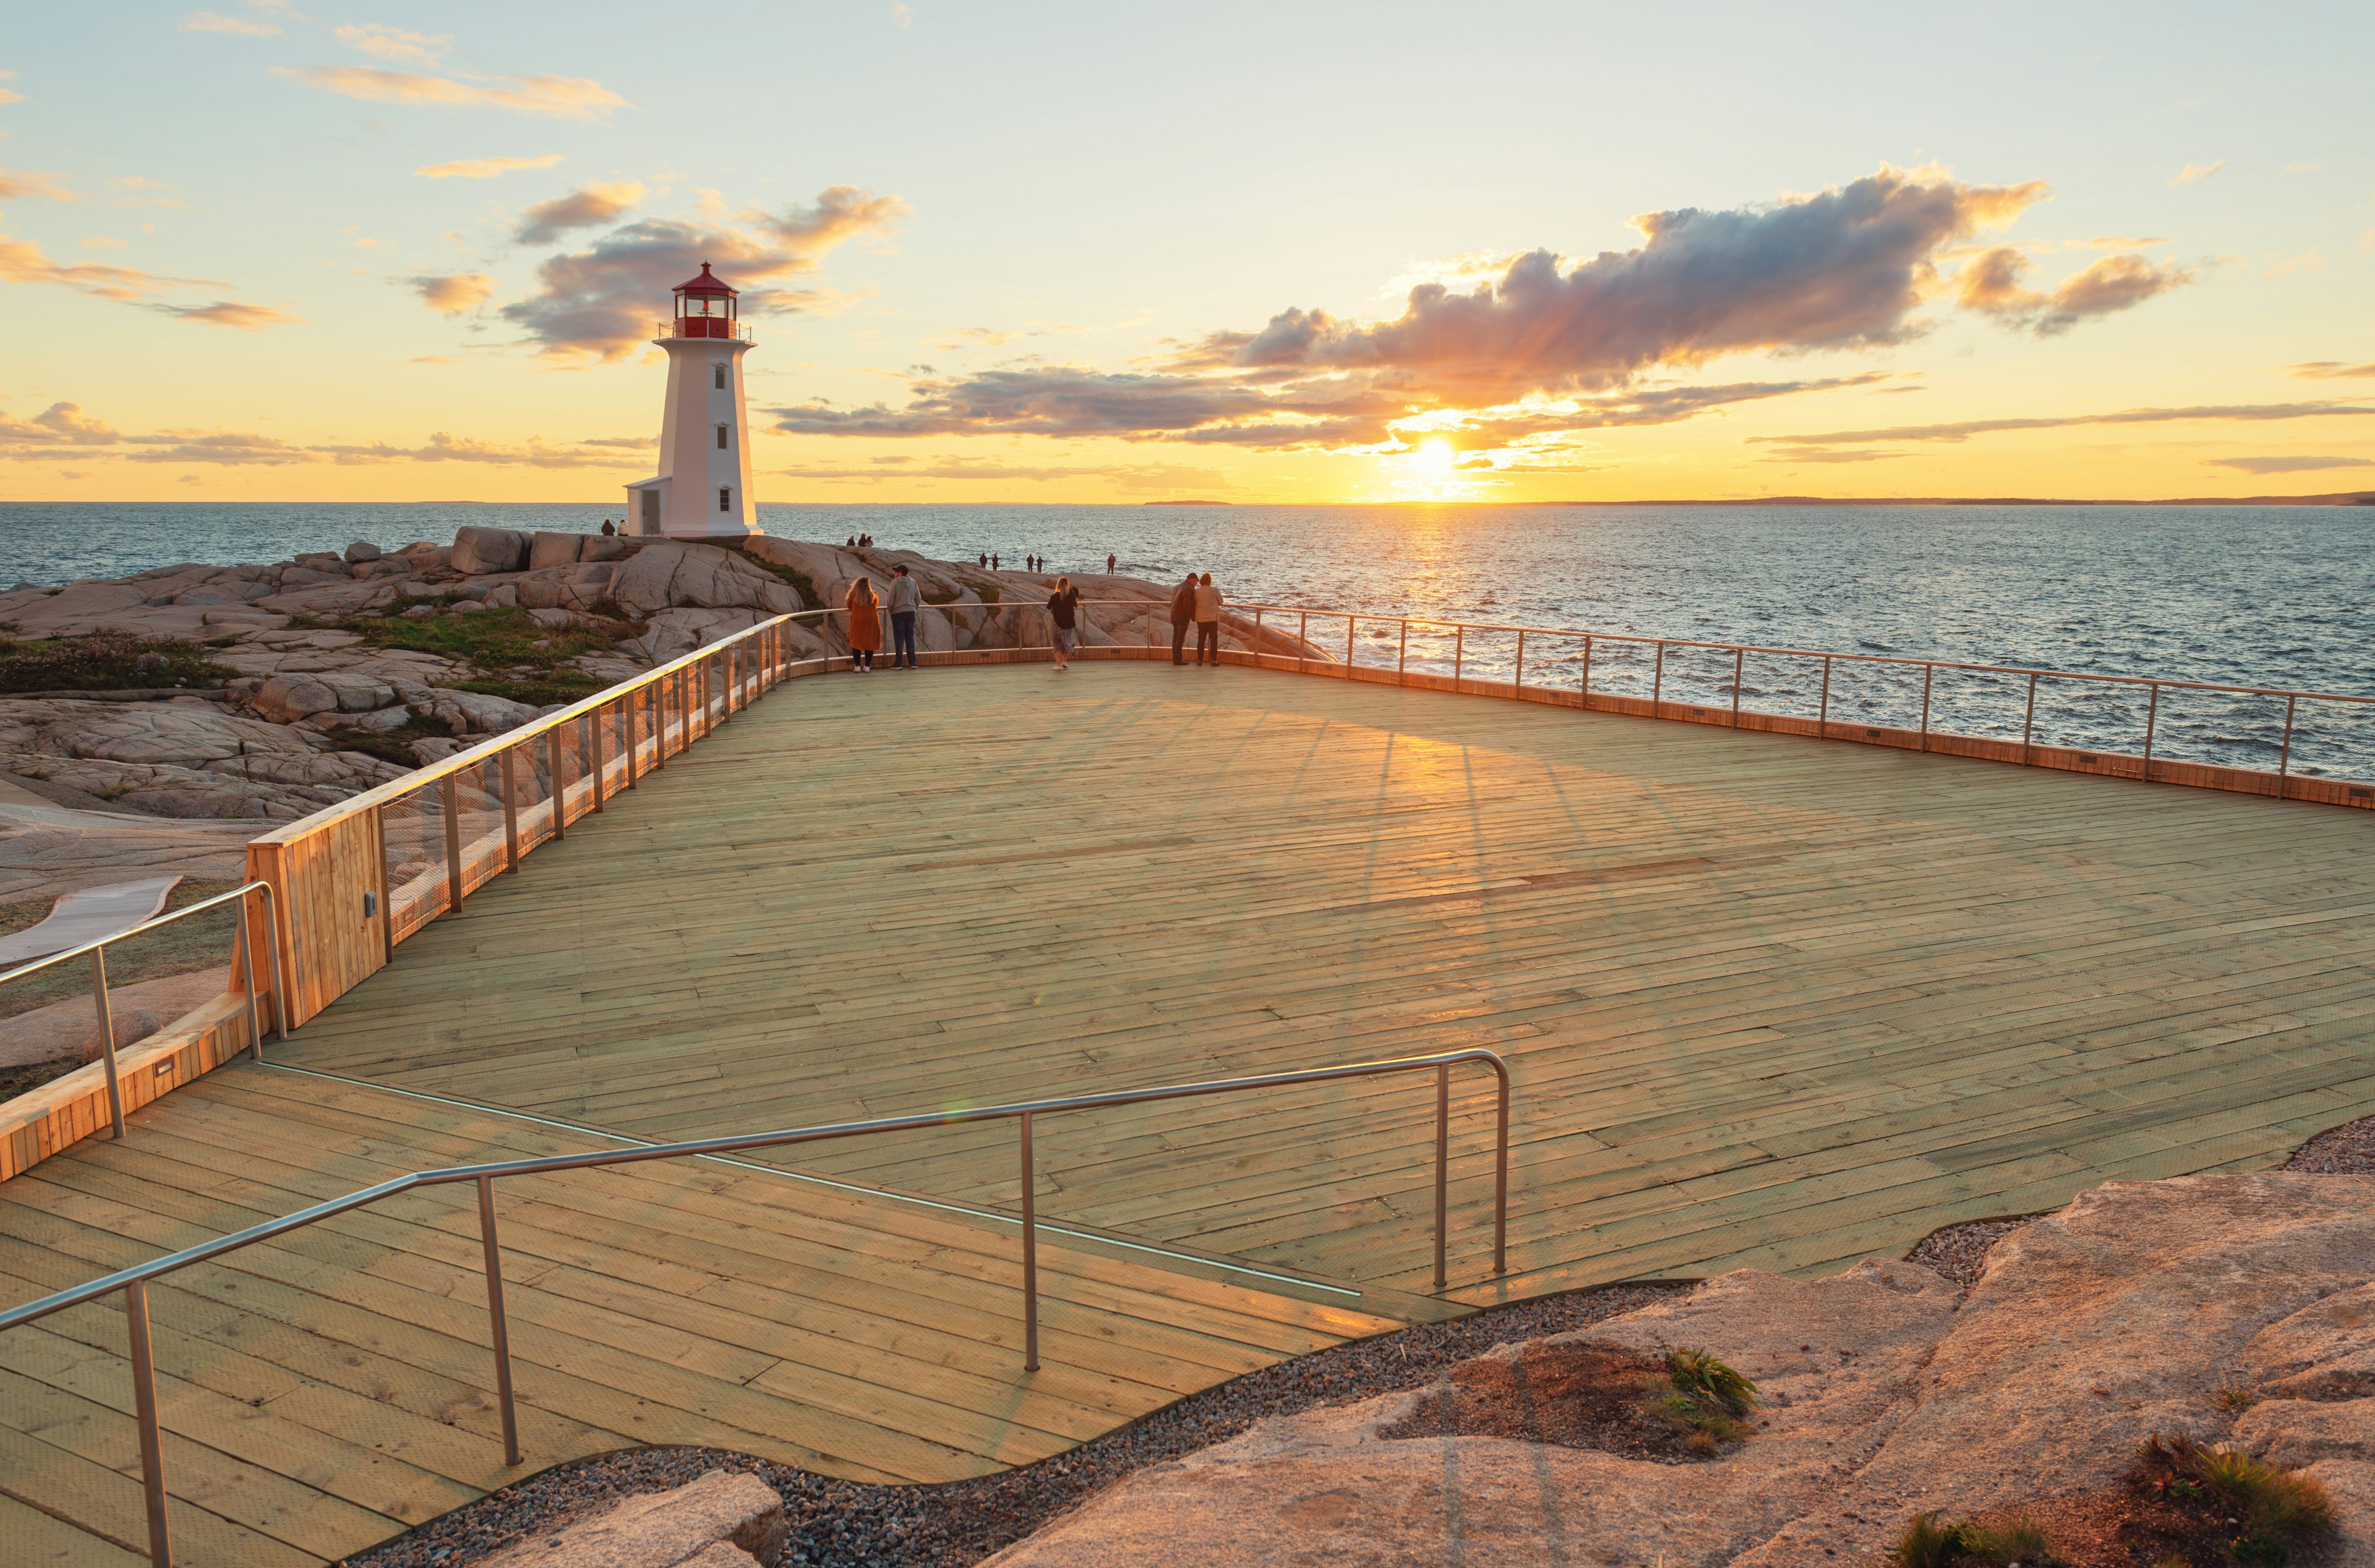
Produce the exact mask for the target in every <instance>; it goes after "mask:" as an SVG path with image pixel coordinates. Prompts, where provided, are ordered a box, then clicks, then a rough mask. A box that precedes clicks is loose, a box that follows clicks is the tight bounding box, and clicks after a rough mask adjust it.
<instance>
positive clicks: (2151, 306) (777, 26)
mask: <svg viewBox="0 0 2375 1568" xmlns="http://www.w3.org/2000/svg"><path fill="white" fill-rule="evenodd" d="M219 6H220V8H219V9H193V8H189V7H185V6H174V7H168V6H151V5H139V4H126V5H112V6H105V7H80V6H46V7H41V8H40V9H38V10H34V9H31V8H29V9H28V10H27V11H26V12H23V13H18V14H17V15H15V16H13V17H12V18H11V20H10V22H9V24H8V27H7V29H6V33H5V35H0V51H5V52H6V53H0V310H4V311H5V312H6V314H5V319H0V328H5V333H6V336H5V343H6V350H5V353H0V458H6V459H7V462H6V466H5V467H0V474H5V475H6V489H5V490H0V498H5V499H10V500H20V501H44V500H77V499H81V500H94V501H98V500H206V501H239V500H257V501H267V500H269V501H300V500H324V501H411V500H423V501H426V500H465V499H468V500H481V501H611V500H614V499H616V498H618V497H619V495H620V486H621V485H622V484H623V483H625V482H627V481H629V480H632V479H636V478H640V477H644V475H645V474H647V473H648V472H650V464H651V462H652V445H653V438H654V437H655V436H656V433H657V425H658V419H659V412H660V401H661V390H662V387H663V384H664V381H665V368H664V363H663V357H662V356H661V354H660V353H659V352H658V351H657V350H656V349H654V348H651V347H650V345H649V344H648V343H647V342H646V341H645V340H646V339H647V338H648V336H650V331H651V323H652V322H653V321H655V320H656V319H657V318H659V317H661V316H662V315H664V314H665V313H666V312H667V309H668V286H669V285H670V284H672V283H675V282H677V281H679V280H681V279H682V278H683V277H686V276H687V275H689V274H691V273H692V272H694V271H696V270H698V267H699V264H700V263H701V262H703V261H704V260H706V261H709V262H712V263H714V264H715V266H716V269H717V271H718V273H719V275H720V276H722V277H726V278H727V280H728V281H730V282H732V283H734V284H736V285H737V286H738V287H739V288H741V289H744V290H745V293H744V296H743V298H744V304H745V315H746V319H747V320H749V321H750V324H751V325H752V326H753V327H754V328H755V330H756V333H757V337H758V347H757V348H756V349H755V350H754V351H753V352H752V354H751V356H750V360H749V361H748V363H749V369H750V398H751V412H752V421H753V425H754V430H755V432H756V433H755V442H756V449H755V457H756V467H757V475H758V481H757V494H758V497H759V499H760V500H761V501H934V500H940V501H1142V500H1150V499H1161V498H1166V497H1167V498H1178V497H1203V498H1211V499H1219V500H1231V501H1299V502H1300V501H1385V500H1396V499H1453V498H1459V499H1472V500H1506V501H1542V500H1560V499H1574V500H1624V499H1631V498H1642V499H1671V498H1684V497H1696V496H1706V497H1747V496H1755V495H1758V494H1766V493H1772V494H1803V493H1816V494H1828V495H1842V496H1847V495H1853V496H1891V495H1916V496H1926V495H2014V494H2016V495H2060V496H2074V497H2112V496H2144V497H2150V496H2180V495H2255V494H2268V493H2313V492H2320V491H2334V490H2345V489H2375V136H2370V135H2369V112H2368V109H2367V93H2366V77H2365V73H2366V70H2367V65H2368V61H2369V58H2370V45H2375V9H2370V8H2369V6H2366V5H2365V4H2364V3H2363V0H2359V3H2356V4H2334V5H2315V4H2294V5H2287V6H2272V7H2260V8H2253V9H2251V10H2250V11H2248V12H2246V11H2244V10H2242V9H2239V8H2236V7H2231V6H2168V5H2152V6H2145V5H2125V6H2109V5H2107V6H2071V5H2067V4H2060V5H2052V6H2044V5H2037V6H1988V7H1970V6H1958V7H1915V6H1900V5H1892V6H1767V5H1755V6H1747V5H1742V6H1718V5H1697V6H1690V5H1685V6H1639V5H1624V6H1618V5H1577V4H1573V3H1569V4H1553V5H1504V6H1461V7H1447V6H1405V5H1396V4H1378V3H1369V4H1362V5H1333V6H1322V5H1298V6H1279V5H1236V4H1220V3H1203V4H1198V5H1194V6H1187V5H1174V6H1136V5H1126V4H1125V5H1114V4H1110V3H1108V4H1102V5H1087V4H1079V5H1073V4H1010V5H987V4H979V3H976V4H969V5H959V4H954V3H945V0H913V4H891V3H882V4H876V3H873V0H846V3H841V4H831V5H770V6H727V7H720V6H668V7H659V6H626V5H598V4H597V5H587V4H574V5H570V6H557V5H533V4H514V5H504V6H458V5H398V6H374V7H372V8H367V9H351V8H343V7H339V6H323V5H320V4H316V3H315V0H219Z"/></svg>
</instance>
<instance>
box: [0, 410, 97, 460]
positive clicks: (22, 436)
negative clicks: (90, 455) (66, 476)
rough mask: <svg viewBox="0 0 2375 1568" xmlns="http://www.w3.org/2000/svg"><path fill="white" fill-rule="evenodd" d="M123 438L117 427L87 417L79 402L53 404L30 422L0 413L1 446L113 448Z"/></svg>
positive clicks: (29, 420)
mask: <svg viewBox="0 0 2375 1568" xmlns="http://www.w3.org/2000/svg"><path fill="white" fill-rule="evenodd" d="M123 439H124V437H123V434H122V433H121V432H120V431H118V430H116V429H115V427H114V426H112V425H110V424H108V423H106V422H105V421H103V420H100V419H91V418H89V417H88V416H87V415H85V414H84V413H83V411H82V405H81V404H79V403H53V404H51V405H50V406H49V407H48V408H46V409H44V410H43V411H42V412H41V413H39V414H36V415H34V416H33V417H32V419H10V418H9V417H8V416H7V415H6V414H5V413H0V445H7V446H29V445H30V446H49V447H56V446H113V445H115V444H117V443H118V442H122V441H123ZM23 455H29V456H30V455H31V454H23Z"/></svg>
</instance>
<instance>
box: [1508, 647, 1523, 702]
mask: <svg viewBox="0 0 2375 1568" xmlns="http://www.w3.org/2000/svg"><path fill="white" fill-rule="evenodd" d="M1525 690H1526V634H1525V632H1524V631H1519V632H1518V673H1517V674H1516V675H1515V676H1514V677H1512V678H1511V679H1510V681H1509V695H1510V696H1512V697H1517V696H1521V695H1523V694H1524V692H1525Z"/></svg>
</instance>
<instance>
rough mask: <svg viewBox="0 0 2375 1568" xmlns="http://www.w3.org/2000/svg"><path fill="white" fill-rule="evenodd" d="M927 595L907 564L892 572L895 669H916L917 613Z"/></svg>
mask: <svg viewBox="0 0 2375 1568" xmlns="http://www.w3.org/2000/svg"><path fill="white" fill-rule="evenodd" d="M923 603H924V595H923V592H922V590H921V589H919V588H917V587H916V579H915V577H914V576H913V575H912V574H911V573H910V572H908V571H907V566H906V563H905V562H904V561H902V562H901V563H900V564H898V565H897V566H894V567H892V569H891V667H892V669H914V668H915V667H916V611H917V610H918V609H920V608H922V607H923Z"/></svg>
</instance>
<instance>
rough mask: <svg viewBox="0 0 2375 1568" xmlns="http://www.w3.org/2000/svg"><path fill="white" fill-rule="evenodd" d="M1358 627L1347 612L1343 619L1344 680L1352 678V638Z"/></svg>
mask: <svg viewBox="0 0 2375 1568" xmlns="http://www.w3.org/2000/svg"><path fill="white" fill-rule="evenodd" d="M1358 627H1359V620H1358V619H1357V618H1356V617H1354V616H1353V615H1352V614H1351V613H1350V612H1347V613H1346V615H1345V617H1344V678H1345V679H1347V680H1350V679H1352V678H1353V633H1354V631H1356V630H1357V629H1358Z"/></svg>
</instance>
